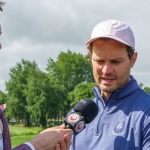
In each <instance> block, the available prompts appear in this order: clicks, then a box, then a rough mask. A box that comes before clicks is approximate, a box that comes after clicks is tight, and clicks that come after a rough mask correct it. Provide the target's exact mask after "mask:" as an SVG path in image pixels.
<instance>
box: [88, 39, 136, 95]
mask: <svg viewBox="0 0 150 150" xmlns="http://www.w3.org/2000/svg"><path fill="white" fill-rule="evenodd" d="M91 58H92V59H91V61H92V66H93V75H94V79H95V81H96V84H97V85H98V86H99V88H100V89H101V93H103V94H105V93H112V92H113V91H114V90H116V89H120V88H121V87H122V86H123V85H124V84H125V83H126V82H127V81H128V80H129V77H130V69H131V68H132V67H133V65H134V63H135V61H136V53H135V54H134V56H133V58H132V59H131V60H130V59H129V57H128V53H127V51H126V46H125V45H124V44H122V43H120V42H117V41H115V40H111V39H109V40H103V39H101V40H100V39H98V40H95V41H94V42H93V45H92V57H91Z"/></svg>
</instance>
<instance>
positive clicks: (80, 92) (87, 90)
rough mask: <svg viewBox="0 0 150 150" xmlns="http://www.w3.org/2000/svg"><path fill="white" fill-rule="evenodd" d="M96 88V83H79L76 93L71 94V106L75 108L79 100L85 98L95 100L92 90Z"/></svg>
mask: <svg viewBox="0 0 150 150" xmlns="http://www.w3.org/2000/svg"><path fill="white" fill-rule="evenodd" d="M94 86H95V82H88V83H79V84H78V85H77V86H76V88H75V90H74V91H71V92H70V93H69V99H70V101H71V102H72V103H71V106H74V105H75V103H77V102H78V101H79V100H81V99H84V98H90V99H93V98H94V94H93V91H92V88H93V87H94Z"/></svg>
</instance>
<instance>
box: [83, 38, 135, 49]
mask: <svg viewBox="0 0 150 150" xmlns="http://www.w3.org/2000/svg"><path fill="white" fill-rule="evenodd" d="M100 38H110V39H113V40H116V41H118V42H120V43H123V44H125V45H128V46H130V47H132V48H133V49H134V47H133V46H132V45H130V44H129V43H127V42H126V41H124V40H122V39H120V38H117V37H114V36H99V37H95V38H92V39H90V40H88V41H87V42H86V43H85V44H86V45H89V44H91V43H92V42H93V41H95V40H97V39H100Z"/></svg>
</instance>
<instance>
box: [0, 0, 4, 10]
mask: <svg viewBox="0 0 150 150" xmlns="http://www.w3.org/2000/svg"><path fill="white" fill-rule="evenodd" d="M3 5H4V2H1V1H0V11H3V8H2V6H3Z"/></svg>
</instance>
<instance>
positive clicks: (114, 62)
mask: <svg viewBox="0 0 150 150" xmlns="http://www.w3.org/2000/svg"><path fill="white" fill-rule="evenodd" d="M112 63H113V64H120V63H121V61H112Z"/></svg>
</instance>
